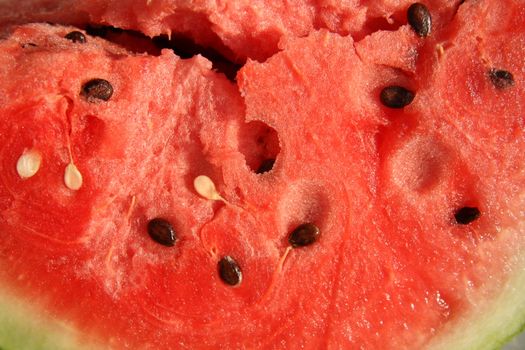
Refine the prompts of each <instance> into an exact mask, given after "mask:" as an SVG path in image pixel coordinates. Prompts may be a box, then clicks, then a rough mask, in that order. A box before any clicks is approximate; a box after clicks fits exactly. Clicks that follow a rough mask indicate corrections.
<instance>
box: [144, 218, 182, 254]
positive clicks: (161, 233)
mask: <svg viewBox="0 0 525 350" xmlns="http://www.w3.org/2000/svg"><path fill="white" fill-rule="evenodd" d="M148 234H149V235H150V237H151V238H152V239H153V240H154V241H155V242H157V243H160V244H162V245H164V246H166V247H172V246H173V245H174V244H175V241H176V240H177V237H176V236H175V230H174V229H173V226H172V225H171V224H170V222H169V221H167V220H164V219H160V218H156V219H152V220H150V221H149V222H148Z"/></svg>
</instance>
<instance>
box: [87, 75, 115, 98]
mask: <svg viewBox="0 0 525 350" xmlns="http://www.w3.org/2000/svg"><path fill="white" fill-rule="evenodd" d="M80 94H81V95H82V96H84V98H86V99H87V100H88V102H96V100H102V101H108V100H109V99H110V98H111V96H113V86H111V83H110V82H109V81H107V80H104V79H92V80H90V81H88V82H87V83H85V84H84V85H82V91H81V92H80Z"/></svg>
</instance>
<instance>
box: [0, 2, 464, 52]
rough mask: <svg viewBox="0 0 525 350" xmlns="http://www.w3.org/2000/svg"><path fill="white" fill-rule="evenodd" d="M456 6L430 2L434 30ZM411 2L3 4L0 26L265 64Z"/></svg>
mask: <svg viewBox="0 0 525 350" xmlns="http://www.w3.org/2000/svg"><path fill="white" fill-rule="evenodd" d="M460 2H461V1H460V0H438V1H429V2H428V3H429V4H428V6H429V9H430V10H431V11H432V15H433V19H434V26H435V27H436V28H439V27H441V26H442V25H444V24H446V23H448V22H449V20H450V19H451V18H452V16H453V15H454V13H455V11H456V9H457V6H458V5H459V3H460ZM411 4H412V1H409V0H381V1H377V0H375V1H357V0H352V1H333V0H317V1H312V0H301V1H294V2H289V1H270V2H269V1H262V0H258V1H245V0H234V1H211V0H206V1H185V0H144V1H135V0H124V1H123V0H110V1H107V0H104V1H102V0H80V1H74V2H72V1H68V0H54V1H50V0H25V1H22V2H14V1H4V2H1V1H0V24H4V25H5V24H13V23H27V22H30V21H35V22H36V21H46V22H49V21H51V22H56V23H66V24H74V25H85V24H87V23H97V24H109V25H112V26H115V27H119V28H124V29H133V30H137V31H140V32H142V33H145V34H146V35H149V36H151V37H153V36H157V35H160V34H168V35H170V36H171V34H172V33H173V34H184V35H189V36H191V37H192V39H193V40H194V41H195V42H196V43H198V44H200V45H202V46H211V47H215V48H216V49H218V50H219V51H220V52H222V53H223V55H225V56H226V57H228V58H229V59H231V60H233V61H236V62H243V61H244V60H245V59H246V58H252V59H256V60H259V61H263V60H265V59H266V58H268V57H270V56H271V55H273V54H274V53H275V52H277V51H278V50H279V42H280V41H281V40H282V39H286V38H288V37H297V36H300V37H301V36H306V35H308V33H310V32H311V31H312V30H314V29H323V28H325V29H328V30H330V31H332V32H335V33H340V34H342V35H348V34H351V35H353V36H356V37H358V38H362V37H365V36H366V35H368V34H370V33H372V32H374V31H377V30H379V29H390V30H392V29H396V28H398V27H399V26H400V25H402V24H404V23H406V10H407V8H408V7H409V6H410V5H411Z"/></svg>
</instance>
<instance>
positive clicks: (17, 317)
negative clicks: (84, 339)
mask: <svg viewBox="0 0 525 350" xmlns="http://www.w3.org/2000/svg"><path fill="white" fill-rule="evenodd" d="M95 348H97V347H95V346H87V345H86V344H82V343H81V341H80V339H79V338H78V337H77V335H76V332H75V330H74V328H72V327H69V326H67V325H66V324H61V323H60V322H58V321H56V320H53V318H52V317H50V316H47V317H46V316H45V314H44V313H42V310H38V308H37V307H36V306H34V305H33V306H29V305H26V304H24V302H23V301H22V300H19V299H18V298H17V297H15V296H14V295H13V294H11V293H6V292H5V291H2V292H1V293H0V349H1V350H83V349H95Z"/></svg>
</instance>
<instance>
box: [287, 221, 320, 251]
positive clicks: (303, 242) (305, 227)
mask: <svg viewBox="0 0 525 350" xmlns="http://www.w3.org/2000/svg"><path fill="white" fill-rule="evenodd" d="M319 234H320V230H319V227H317V226H316V225H314V224H312V223H305V224H301V225H299V226H297V228H296V229H295V230H293V231H292V232H291V233H290V235H289V236H288V242H289V243H290V245H291V246H292V247H294V248H298V247H305V246H308V245H310V244H312V243H314V242H316V241H317V239H318V238H319Z"/></svg>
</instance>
